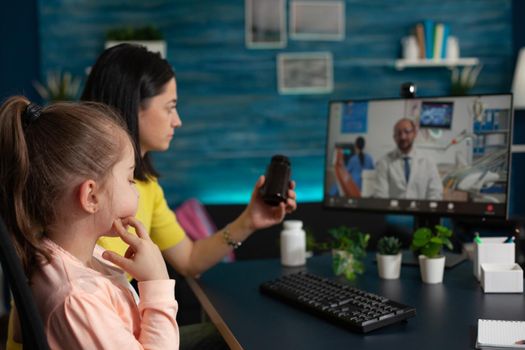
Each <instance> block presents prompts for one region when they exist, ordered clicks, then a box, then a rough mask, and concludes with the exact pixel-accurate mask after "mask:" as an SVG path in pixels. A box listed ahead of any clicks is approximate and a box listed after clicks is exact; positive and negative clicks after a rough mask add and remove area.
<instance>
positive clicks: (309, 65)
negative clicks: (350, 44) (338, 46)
mask: <svg viewBox="0 0 525 350" xmlns="http://www.w3.org/2000/svg"><path fill="white" fill-rule="evenodd" d="M277 81H278V91H279V93H280V94H323V93H329V92H332V90H333V85H334V83H333V59H332V54H331V53H330V52H302V53H282V54H278V55H277Z"/></svg>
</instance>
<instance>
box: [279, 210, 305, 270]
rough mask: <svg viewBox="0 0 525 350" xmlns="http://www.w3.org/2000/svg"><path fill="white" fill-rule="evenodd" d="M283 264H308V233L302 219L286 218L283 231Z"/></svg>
mask: <svg viewBox="0 0 525 350" xmlns="http://www.w3.org/2000/svg"><path fill="white" fill-rule="evenodd" d="M281 264H282V265H283V266H302V265H304V264H306V233H305V232H304V230H303V222H302V221H300V220H285V221H284V222H283V230H282V231H281Z"/></svg>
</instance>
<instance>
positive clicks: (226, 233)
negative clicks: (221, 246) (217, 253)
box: [222, 226, 242, 249]
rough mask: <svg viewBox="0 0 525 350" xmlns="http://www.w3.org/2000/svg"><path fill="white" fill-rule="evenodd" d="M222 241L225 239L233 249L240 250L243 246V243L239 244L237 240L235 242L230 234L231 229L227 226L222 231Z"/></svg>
mask: <svg viewBox="0 0 525 350" xmlns="http://www.w3.org/2000/svg"><path fill="white" fill-rule="evenodd" d="M222 239H224V243H226V244H227V245H229V246H230V247H232V248H233V249H237V248H239V247H240V246H241V245H242V242H238V241H236V240H234V239H233V238H232V236H231V234H230V229H229V228H228V226H226V227H225V228H224V229H223V230H222Z"/></svg>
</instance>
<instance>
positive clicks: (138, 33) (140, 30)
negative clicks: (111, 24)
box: [105, 26, 166, 58]
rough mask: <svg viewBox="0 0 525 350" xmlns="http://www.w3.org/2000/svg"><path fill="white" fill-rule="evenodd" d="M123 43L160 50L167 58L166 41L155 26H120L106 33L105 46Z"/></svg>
mask: <svg viewBox="0 0 525 350" xmlns="http://www.w3.org/2000/svg"><path fill="white" fill-rule="evenodd" d="M122 43H132V44H137V45H142V46H144V47H146V49H148V50H149V51H151V52H159V53H160V56H161V57H162V58H166V41H164V38H163V36H162V33H161V32H160V30H159V29H158V28H156V27H154V26H143V27H129V26H128V27H118V28H112V29H110V30H108V32H107V33H106V44H105V48H106V49H107V48H110V47H112V46H116V45H119V44H122Z"/></svg>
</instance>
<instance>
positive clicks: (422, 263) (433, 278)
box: [411, 225, 453, 283]
mask: <svg viewBox="0 0 525 350" xmlns="http://www.w3.org/2000/svg"><path fill="white" fill-rule="evenodd" d="M450 237H452V231H451V230H450V229H448V228H447V227H445V226H441V225H436V226H434V230H431V229H430V228H428V227H421V228H419V229H417V230H416V232H414V237H413V239H412V245H411V249H412V250H413V251H414V252H415V253H418V254H419V269H420V272H421V279H422V280H423V282H425V283H441V282H443V273H444V271H445V256H443V255H441V250H442V249H443V246H444V245H445V246H447V247H448V248H449V249H452V248H453V247H452V242H451V241H450Z"/></svg>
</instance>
